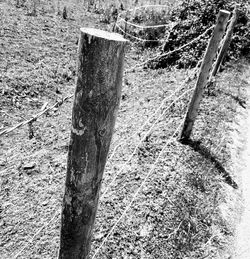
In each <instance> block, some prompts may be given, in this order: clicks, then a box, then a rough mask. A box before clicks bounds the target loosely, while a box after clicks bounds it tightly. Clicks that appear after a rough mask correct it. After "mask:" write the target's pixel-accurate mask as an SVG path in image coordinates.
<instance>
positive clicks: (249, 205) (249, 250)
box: [234, 68, 250, 259]
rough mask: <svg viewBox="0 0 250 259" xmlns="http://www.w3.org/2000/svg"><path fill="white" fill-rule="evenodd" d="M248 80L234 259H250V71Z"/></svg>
mask: <svg viewBox="0 0 250 259" xmlns="http://www.w3.org/2000/svg"><path fill="white" fill-rule="evenodd" d="M246 80H247V82H248V84H249V87H248V89H247V95H248V106H247V109H248V112H247V113H248V115H247V122H246V124H245V127H246V131H245V132H246V135H245V137H244V141H245V142H246V144H245V147H246V150H245V151H244V154H243V157H242V161H239V162H243V161H244V163H245V166H244V170H243V172H242V193H243V202H244V208H243V209H244V211H243V214H242V217H241V222H240V224H239V227H238V231H237V232H238V233H237V249H236V252H235V256H234V259H249V258H250V71H249V68H248V71H247V72H246Z"/></svg>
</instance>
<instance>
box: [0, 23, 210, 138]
mask: <svg viewBox="0 0 250 259" xmlns="http://www.w3.org/2000/svg"><path fill="white" fill-rule="evenodd" d="M212 28H214V25H213V26H211V27H209V28H208V29H207V30H206V31H205V32H204V33H202V34H201V35H200V36H198V37H197V38H195V39H193V40H191V41H190V42H188V43H186V44H184V45H182V46H181V47H179V48H177V49H175V50H172V51H169V52H167V53H163V54H160V55H157V56H156V57H153V58H150V59H148V60H146V61H144V62H142V63H139V64H136V65H135V66H133V67H132V68H130V69H126V70H125V71H124V74H126V73H129V72H133V71H134V70H135V69H136V68H139V67H143V66H144V65H146V64H147V63H149V62H150V61H154V60H157V59H159V58H163V57H166V56H168V55H171V54H173V53H175V52H177V51H180V50H182V49H183V48H185V47H187V46H189V45H191V44H193V43H194V42H196V41H198V40H199V39H200V38H202V37H203V36H205V35H206V34H207V33H208V32H209V31H210V30H211V29H212ZM72 97H73V94H72V95H69V96H66V97H65V98H63V99H62V100H61V101H57V102H56V103H55V104H54V105H52V106H51V107H49V108H46V109H45V110H43V111H41V112H40V113H38V114H36V115H34V116H33V117H32V118H30V119H28V120H26V121H23V122H20V123H19V124H17V125H15V126H13V127H11V128H8V129H5V130H3V131H1V132H0V137H1V136H2V135H4V134H7V133H10V132H12V131H14V130H16V129H17V128H20V127H22V126H24V125H27V124H29V123H32V122H34V121H35V120H36V119H37V118H39V117H40V116H42V115H43V114H45V113H46V112H48V111H50V110H52V109H53V108H55V107H59V106H61V105H62V104H63V103H64V102H65V101H66V100H68V99H70V98H72Z"/></svg>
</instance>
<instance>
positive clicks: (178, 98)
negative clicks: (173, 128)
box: [101, 88, 194, 197]
mask: <svg viewBox="0 0 250 259" xmlns="http://www.w3.org/2000/svg"><path fill="white" fill-rule="evenodd" d="M193 89H194V88H192V89H189V90H187V91H185V92H184V93H183V94H181V95H180V96H179V97H177V98H176V99H175V100H174V101H173V102H171V104H170V105H169V106H168V107H167V108H166V109H164V112H163V113H162V114H160V116H158V118H157V119H156V120H155V122H154V123H153V124H152V125H151V127H150V129H149V130H148V131H147V132H146V133H145V134H144V136H143V137H142V138H141V139H140V141H139V143H138V144H137V145H136V147H135V148H134V150H133V152H132V153H131V155H130V156H129V158H128V160H127V161H126V162H125V163H124V164H123V166H122V167H121V168H120V170H119V171H118V173H117V174H116V175H115V176H114V177H113V179H112V181H111V182H110V183H109V185H108V186H107V187H106V189H105V191H104V192H103V193H102V195H101V196H102V197H104V196H105V194H106V193H107V191H108V190H109V188H110V187H111V186H112V185H113V183H114V182H115V180H116V178H117V177H118V176H119V175H120V174H121V173H122V172H123V171H124V170H125V168H126V166H127V165H128V163H129V162H130V161H131V159H132V158H133V156H134V155H135V154H136V151H137V149H138V148H139V147H140V145H141V144H142V142H143V141H144V140H145V139H146V137H147V136H148V135H149V134H150V132H151V131H152V129H153V128H154V127H155V125H156V124H157V123H158V121H159V120H160V118H161V117H162V116H164V114H165V113H166V112H167V110H169V109H170V108H171V106H172V105H173V104H175V103H176V102H177V101H178V100H180V99H181V98H182V97H183V96H185V95H186V94H187V93H189V92H191V91H192V90H193Z"/></svg>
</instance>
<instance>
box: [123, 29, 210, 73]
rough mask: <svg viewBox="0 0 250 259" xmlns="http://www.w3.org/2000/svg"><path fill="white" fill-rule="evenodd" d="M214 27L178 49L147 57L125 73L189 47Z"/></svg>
mask: <svg viewBox="0 0 250 259" xmlns="http://www.w3.org/2000/svg"><path fill="white" fill-rule="evenodd" d="M214 27H215V26H214V25H212V26H211V27H209V28H208V29H207V30H206V31H205V32H203V33H202V34H201V35H200V36H198V37H197V38H195V39H193V40H191V41H190V42H188V43H186V44H184V45H182V46H181V47H179V48H177V49H174V50H171V51H169V52H167V53H163V54H160V55H158V56H156V57H153V58H149V59H147V60H146V61H144V62H142V63H140V64H137V65H135V66H134V67H132V68H130V69H127V70H126V71H125V73H129V72H133V71H134V70H135V69H136V68H139V67H142V66H144V65H146V64H148V63H149V62H151V61H155V60H157V59H159V58H164V57H166V56H169V55H171V54H173V53H175V52H177V51H180V50H182V49H184V48H186V47H188V46H189V45H191V44H193V43H195V42H196V41H198V40H200V39H201V38H202V37H204V36H205V35H206V34H207V33H208V32H209V31H210V30H212V29H213V28H214Z"/></svg>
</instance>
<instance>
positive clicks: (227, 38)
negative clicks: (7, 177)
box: [211, 4, 239, 77]
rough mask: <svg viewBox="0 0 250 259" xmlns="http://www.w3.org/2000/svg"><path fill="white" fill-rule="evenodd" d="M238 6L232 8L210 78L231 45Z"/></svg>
mask: <svg viewBox="0 0 250 259" xmlns="http://www.w3.org/2000/svg"><path fill="white" fill-rule="evenodd" d="M238 7H239V5H238V4H237V5H236V6H235V8H234V11H233V16H232V18H231V22H230V24H229V26H228V29H227V32H226V35H225V38H224V40H223V45H222V47H221V50H220V52H219V55H218V58H217V60H216V62H215V65H214V67H213V70H212V73H211V77H213V76H215V75H216V74H217V72H218V70H219V69H220V66H221V63H222V61H223V59H224V57H225V55H226V53H227V50H228V48H229V46H230V43H231V40H232V35H233V30H234V26H235V25H236V23H237V19H238V16H239V9H238Z"/></svg>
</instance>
